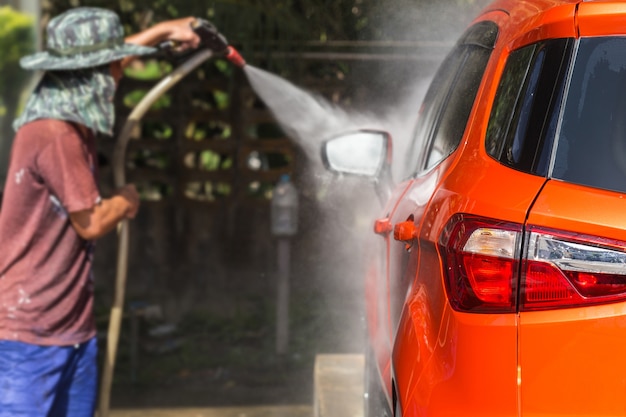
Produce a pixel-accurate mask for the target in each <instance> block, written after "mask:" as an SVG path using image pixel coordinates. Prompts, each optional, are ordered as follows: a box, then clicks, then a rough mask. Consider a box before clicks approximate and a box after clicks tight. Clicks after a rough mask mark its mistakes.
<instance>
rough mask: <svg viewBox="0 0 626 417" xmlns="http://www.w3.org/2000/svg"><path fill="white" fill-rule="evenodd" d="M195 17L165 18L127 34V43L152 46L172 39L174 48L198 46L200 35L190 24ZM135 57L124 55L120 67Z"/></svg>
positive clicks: (181, 48) (185, 48)
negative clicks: (132, 33) (139, 30)
mask: <svg viewBox="0 0 626 417" xmlns="http://www.w3.org/2000/svg"><path fill="white" fill-rule="evenodd" d="M195 20H196V18H195V17H183V18H181V19H174V20H167V21H165V22H160V23H157V24H156V25H154V26H152V27H150V28H148V29H146V30H144V31H143V32H139V33H137V34H134V35H131V36H128V37H127V38H126V42H127V43H133V44H135V45H143V46H154V45H157V44H159V43H161V42H164V41H174V42H175V43H176V45H177V46H176V50H179V51H185V50H187V49H192V48H197V47H198V46H200V41H201V39H200V36H198V34H197V33H196V32H194V31H193V29H192V27H191V24H192V23H193V22H195ZM134 58H135V57H132V56H131V57H126V58H124V59H123V60H122V67H126V66H127V65H128V64H129V63H130V62H131V61H132V60H133V59H134Z"/></svg>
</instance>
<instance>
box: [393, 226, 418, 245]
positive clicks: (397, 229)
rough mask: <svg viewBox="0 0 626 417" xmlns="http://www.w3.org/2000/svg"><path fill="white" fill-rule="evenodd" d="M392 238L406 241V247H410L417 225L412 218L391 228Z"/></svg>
mask: <svg viewBox="0 0 626 417" xmlns="http://www.w3.org/2000/svg"><path fill="white" fill-rule="evenodd" d="M393 238H394V239H395V240H399V241H400V242H404V243H406V249H407V250H409V249H411V246H413V240H414V239H416V238H417V227H416V226H415V223H414V222H413V220H407V221H405V222H401V223H398V224H396V225H395V226H394V228H393Z"/></svg>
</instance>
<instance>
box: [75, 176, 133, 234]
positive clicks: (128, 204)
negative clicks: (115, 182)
mask: <svg viewBox="0 0 626 417" xmlns="http://www.w3.org/2000/svg"><path fill="white" fill-rule="evenodd" d="M138 209H139V194H137V190H136V189H135V186H134V185H132V184H131V185H125V186H124V187H122V188H121V189H120V190H119V191H118V193H117V194H116V195H114V196H113V197H111V198H106V199H102V200H101V201H100V203H99V204H97V205H95V206H94V207H92V208H91V209H89V210H81V211H77V212H73V213H70V222H71V223H72V226H73V227H74V229H75V230H76V232H77V233H78V235H79V236H80V237H82V238H83V239H85V240H94V239H98V238H100V237H102V236H104V235H106V234H107V233H108V232H110V231H111V230H113V229H114V228H115V226H117V224H118V223H119V222H120V220H123V219H132V218H134V217H135V215H136V214H137V210H138Z"/></svg>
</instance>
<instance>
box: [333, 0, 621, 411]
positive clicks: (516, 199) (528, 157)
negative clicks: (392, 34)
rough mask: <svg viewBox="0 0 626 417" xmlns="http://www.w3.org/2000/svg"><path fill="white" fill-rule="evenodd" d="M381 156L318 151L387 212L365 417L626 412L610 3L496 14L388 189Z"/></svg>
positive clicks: (427, 115) (430, 96) (353, 149)
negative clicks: (363, 179)
mask: <svg viewBox="0 0 626 417" xmlns="http://www.w3.org/2000/svg"><path fill="white" fill-rule="evenodd" d="M390 155H391V139H390V138H389V137H388V135H386V134H385V133H383V132H377V131H360V132H352V133H347V134H345V135H342V136H341V137H338V138H334V139H332V140H330V141H328V142H326V143H325V145H324V149H323V157H324V159H325V162H326V164H327V167H328V168H329V169H330V170H333V171H336V172H341V173H348V174H358V175H365V176H368V177H371V178H374V179H375V180H376V184H377V187H378V189H379V191H380V194H381V196H384V198H385V199H386V204H385V207H384V209H383V210H382V212H381V213H380V217H379V218H378V219H377V220H375V222H374V230H373V232H374V234H375V236H373V245H372V251H373V252H374V253H373V254H372V256H370V257H368V259H372V260H373V261H372V263H371V265H370V266H369V269H368V271H369V272H368V275H367V277H366V298H367V300H366V306H367V326H368V335H369V342H370V343H369V347H368V352H367V361H366V362H367V377H366V388H367V394H366V398H367V400H366V406H367V407H366V411H367V412H366V415H367V416H369V417H371V416H381V415H385V414H390V413H391V412H393V413H394V414H395V415H396V416H404V417H414V416H464V417H469V416H476V417H489V416H498V417H502V416H510V417H519V416H524V417H528V416H542V417H543V416H594V417H598V416H624V415H626V2H624V1H564V0H563V1H558V0H524V1H520V0H501V1H496V2H494V3H493V4H492V5H491V6H489V7H487V8H486V9H485V10H484V11H483V12H482V14H481V15H480V16H478V17H477V18H476V19H475V20H474V22H473V23H472V24H471V25H470V27H469V28H468V29H467V31H466V32H465V34H464V35H463V36H462V37H461V38H460V40H459V41H458V43H457V44H456V46H455V47H454V48H453V50H452V51H451V52H450V54H449V55H448V57H447V58H446V60H445V61H444V62H443V64H442V65H441V67H440V69H439V70H438V72H437V74H436V76H435V77H434V79H433V81H432V84H431V87H430V89H429V91H428V92H427V94H426V96H425V98H424V102H423V103H422V106H421V107H420V110H419V117H418V119H417V125H416V128H415V135H414V140H413V144H412V149H411V150H410V152H408V154H407V155H408V158H407V167H408V172H407V178H406V179H405V180H403V181H402V182H400V183H399V184H397V185H395V186H392V184H391V181H390V180H389V178H390ZM387 195H389V196H390V197H387ZM374 255H375V256H374Z"/></svg>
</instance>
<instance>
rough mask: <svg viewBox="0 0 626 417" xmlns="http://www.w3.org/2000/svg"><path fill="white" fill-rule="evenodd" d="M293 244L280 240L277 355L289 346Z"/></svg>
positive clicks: (278, 251) (283, 352) (287, 240)
mask: <svg viewBox="0 0 626 417" xmlns="http://www.w3.org/2000/svg"><path fill="white" fill-rule="evenodd" d="M290 251H291V244H290V242H289V238H286V237H281V238H279V239H278V247H277V254H278V283H277V286H278V291H277V297H276V298H277V300H276V353H277V354H279V355H282V354H285V353H287V346H288V344H289V269H290V268H289V267H290V262H291V261H290V255H291V254H290Z"/></svg>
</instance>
